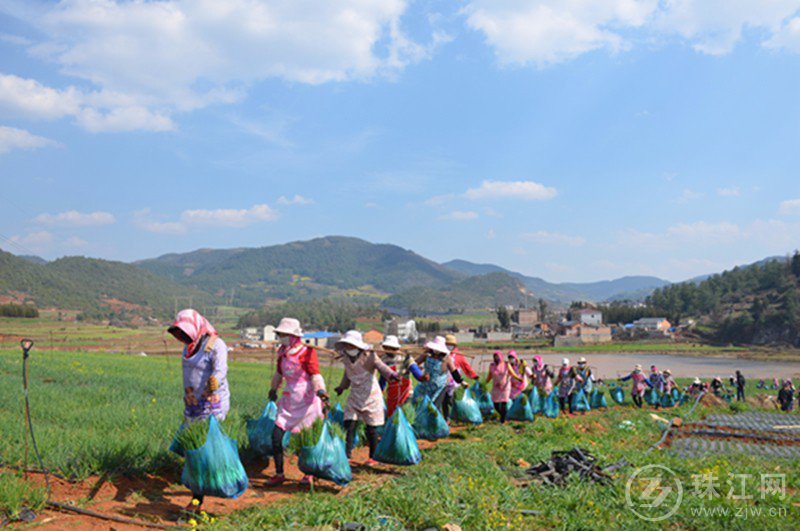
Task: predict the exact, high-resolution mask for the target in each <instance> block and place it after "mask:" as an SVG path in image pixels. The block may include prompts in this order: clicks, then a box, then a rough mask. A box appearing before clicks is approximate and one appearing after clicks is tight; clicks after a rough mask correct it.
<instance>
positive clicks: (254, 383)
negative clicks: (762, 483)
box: [0, 350, 800, 529]
mask: <svg viewBox="0 0 800 531" xmlns="http://www.w3.org/2000/svg"><path fill="white" fill-rule="evenodd" d="M20 357H21V356H20V354H19V352H18V351H16V350H4V351H2V353H0V389H3V400H2V402H0V422H2V424H3V426H4V430H3V437H2V439H1V440H0V460H2V461H3V462H5V463H21V461H22V459H23V438H22V437H23V431H22V430H23V419H22V394H21V385H20V369H21V361H20ZM30 370H31V380H30V386H31V408H32V413H33V418H34V425H35V428H36V434H37V438H38V439H39V445H40V449H41V451H42V457H43V459H44V461H45V464H46V465H47V466H48V467H50V468H52V469H53V470H55V471H58V472H60V473H62V474H64V475H67V476H70V475H74V476H76V477H78V478H85V477H88V476H92V475H99V474H103V473H108V474H112V475H118V474H129V475H143V474H145V473H154V474H157V475H158V476H160V477H163V478H165V480H166V481H167V482H168V483H178V482H179V471H180V466H181V461H180V459H179V458H178V457H176V456H174V455H172V454H170V453H169V452H168V451H167V446H168V444H169V442H170V441H171V439H172V436H173V434H174V432H175V429H176V428H177V426H178V424H179V423H180V421H181V414H182V400H181V398H182V394H181V385H180V377H181V371H180V360H179V359H177V358H173V357H160V358H154V357H135V356H125V355H118V354H102V353H83V352H82V353H74V352H41V351H36V350H34V351H33V353H32V357H31V363H30ZM322 372H323V375H324V376H326V379H328V380H329V383H328V386H329V388H332V387H333V386H334V385H335V383H338V376H339V374H340V373H339V370H338V369H336V368H332V369H329V368H327V367H325V368H323V371H322ZM271 373H272V367H271V366H267V365H263V364H250V363H238V362H235V361H233V362H231V364H230V373H229V379H230V385H231V391H232V404H233V409H235V410H237V411H238V413H239V414H241V415H256V414H258V413H259V412H260V409H261V408H262V407H263V405H264V402H265V400H266V396H265V395H266V388H267V385H268V382H269V379H270V377H271ZM750 392H751V393H754V390H753V389H751V390H750ZM687 409H688V408H687V407H686V406H684V407H683V408H681V409H679V410H676V411H683V412H685V411H686V410H687ZM721 409H723V410H725V411H728V410H729V408H728V407H727V406H723V407H722V408H721ZM651 412H652V411H651V410H647V409H645V410H635V409H634V408H632V407H630V406H629V405H626V406H616V407H612V408H610V409H609V410H607V411H605V412H595V413H591V414H589V415H587V416H580V417H574V418H571V419H567V418H559V419H556V420H549V419H543V418H537V420H536V422H535V423H534V424H532V425H530V424H529V425H523V424H517V423H509V424H507V425H505V426H499V425H496V424H493V423H489V424H486V425H483V426H479V427H475V428H468V429H465V430H462V431H460V432H458V433H456V434H455V435H454V437H451V438H450V439H449V440H447V441H443V442H440V443H439V444H437V445H436V446H435V447H434V448H432V449H429V450H425V451H424V453H423V462H422V464H420V465H419V466H416V467H411V468H406V469H401V470H400V474H399V475H389V476H383V475H380V474H367V475H360V476H359V477H358V478H357V479H356V481H354V483H353V484H351V486H350V487H349V488H348V489H347V490H346V491H345V493H344V494H341V495H334V494H331V493H328V492H315V493H313V494H296V495H293V496H292V497H291V499H289V500H285V501H281V502H278V503H274V504H272V505H266V506H263V505H259V506H253V507H250V508H248V509H245V510H243V511H239V512H235V513H232V514H230V515H227V516H225V517H224V518H221V519H220V520H219V522H218V523H217V524H216V526H218V527H221V528H259V527H266V528H286V529H288V528H290V527H292V526H294V525H301V526H316V525H327V524H331V525H334V524H341V523H342V522H348V521H358V522H362V523H364V524H366V525H367V526H368V527H376V526H377V524H378V521H379V519H381V518H383V517H388V520H389V521H393V522H401V523H402V524H403V525H404V526H406V527H409V528H412V529H422V528H426V527H428V526H436V525H438V526H441V525H444V524H446V523H448V522H452V523H457V524H459V525H461V526H462V528H464V529H490V528H514V529H527V528H531V527H533V528H553V527H556V528H571V529H574V528H595V527H598V526H601V527H615V528H619V527H636V528H643V529H660V528H661V526H660V525H658V524H655V523H653V524H650V523H648V522H645V521H642V520H639V519H638V518H637V517H636V516H634V515H633V514H632V513H631V512H630V511H629V510H628V509H627V507H626V504H625V482H626V477H627V474H628V473H629V472H630V469H628V470H623V471H621V472H620V477H619V479H617V480H616V481H615V482H614V483H613V484H612V485H610V486H599V485H594V484H588V483H584V482H581V481H578V480H574V481H572V482H570V484H569V485H568V486H567V487H566V488H564V489H559V488H551V487H540V486H531V487H521V486H518V485H517V484H515V482H514V478H513V475H514V471H515V470H521V468H520V467H519V466H518V463H519V460H520V459H523V460H525V461H527V462H528V463H532V464H533V463H536V462H538V461H539V460H542V459H545V458H547V457H548V456H549V454H550V452H551V451H552V450H567V449H570V448H572V447H574V446H581V447H584V448H587V449H589V450H590V451H591V452H593V453H595V454H596V455H597V456H598V457H599V458H600V460H601V461H602V462H603V463H611V462H613V461H616V460H618V459H620V458H621V457H626V458H627V459H629V460H630V461H631V462H632V463H634V464H635V465H637V466H642V465H646V464H653V463H658V464H663V465H666V466H668V467H670V468H671V469H672V470H674V471H675V472H676V473H677V474H678V475H679V477H680V478H681V479H682V480H683V481H684V484H685V485H691V484H692V474H697V473H701V472H702V471H707V470H718V471H722V474H726V473H727V471H732V472H735V473H737V474H754V475H755V477H758V474H760V473H762V472H770V471H774V470H783V471H786V472H789V475H788V477H787V481H788V483H789V487H790V488H789V495H788V497H787V499H785V500H779V499H777V498H775V499H773V498H769V499H766V500H760V499H759V500H758V506H759V507H763V508H770V507H773V508H788V515H787V516H786V517H785V518H784V519H782V520H779V521H777V520H775V519H774V518H773V519H770V517H768V516H767V515H763V516H761V517H751V518H750V519H749V520H748V521H747V522H746V525H747V526H748V527H764V528H777V527H785V528H792V527H794V528H797V527H798V526H800V514H799V513H798V510H797V507H796V504H797V503H798V502H799V501H800V497H799V496H798V495H797V489H798V488H800V477H798V476H795V475H794V472H796V471H797V470H798V466H800V462H798V461H785V460H768V459H764V458H758V457H751V456H736V457H729V456H723V455H712V456H709V457H707V458H703V459H696V460H686V459H679V458H677V457H675V456H672V455H671V454H670V453H669V452H666V451H655V452H653V453H652V454H650V455H648V456H646V455H644V450H645V449H646V448H648V447H649V446H650V445H652V444H653V443H654V442H655V441H656V440H657V439H658V438H659V436H660V434H661V425H660V423H658V422H656V421H654V420H653V419H652V418H651V417H650V413H651ZM708 412H709V410H708V409H706V408H705V407H701V408H698V410H697V411H696V412H695V415H696V416H698V417H700V416H702V415H705V414H707V413H708ZM661 414H663V415H671V414H672V413H671V412H670V413H661ZM622 420H631V421H632V422H633V423H634V429H633V431H628V430H625V429H621V428H620V427H619V425H620V422H621V421H622ZM242 454H243V456H244V459H245V460H247V459H248V458H249V457H248V456H249V454H248V451H247V449H246V448H243V450H242ZM725 478H726V476H723V479H722V483H723V485H724V484H725V483H724V482H725ZM42 500H43V495H42V492H41V491H40V490H37V489H31V488H30V487H29V486H27V485H26V484H24V483H23V482H21V481H20V480H19V479H18V476H16V475H15V474H12V473H10V472H4V473H2V474H0V511H3V512H6V513H8V514H13V513H14V511H16V510H18V509H19V507H21V506H22V505H28V506H34V507H36V506H37V505H39V504H41V502H42ZM701 502H702V500H700V499H698V498H696V497H689V496H687V498H686V500H685V501H684V504H683V506H682V509H681V511H679V512H678V514H676V515H675V516H674V517H673V518H672V519H671V520H670V521H669V524H670V525H671V526H672V527H676V528H689V529H718V528H735V527H737V526H740V525H743V524H742V521H741V520H739V519H737V517H736V516H735V515H733V514H731V515H728V516H725V517H722V516H713V517H712V516H706V517H698V516H693V515H691V513H690V510H691V508H693V507H696V506H699V504H700V503H701ZM754 503H755V502H742V501H739V500H728V499H720V500H715V501H714V506H715V507H727V508H729V509H730V510H731V511H735V510H738V509H740V508H741V507H742V505H743V504H744V505H745V506H751V505H753V504H754ZM523 509H530V510H536V511H542V514H540V515H536V516H523V515H522V514H521V513H520V512H519V511H520V510H523ZM384 520H385V518H384Z"/></svg>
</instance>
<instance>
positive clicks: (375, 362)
mask: <svg viewBox="0 0 800 531" xmlns="http://www.w3.org/2000/svg"><path fill="white" fill-rule="evenodd" d="M336 350H338V351H339V352H340V353H341V354H342V355H343V356H342V357H343V359H342V361H343V363H344V374H343V375H342V382H341V383H340V384H339V386H338V387H337V388H336V389H335V391H336V394H337V395H341V394H342V393H343V392H344V390H345V389H347V388H350V394H349V395H347V402H346V403H345V407H344V429H345V430H346V431H347V446H346V450H347V458H348V459H350V458H351V457H352V454H353V446H354V441H355V435H356V423H357V422H358V421H359V420H360V421H362V422H363V423H364V424H366V434H367V444H368V445H369V459H368V460H367V462H366V463H365V464H366V465H368V466H370V465H374V464H377V461H375V460H374V459H373V457H374V456H375V447H377V446H378V428H379V427H380V426H383V424H384V422H385V421H386V419H385V417H384V411H383V392H381V386H380V384H378V379H377V378H376V377H375V371H376V370H377V371H379V372H380V373H381V375H382V376H383V377H384V378H386V379H387V380H389V381H390V382H395V381H399V380H400V377H399V376H398V375H397V373H396V372H395V371H393V370H392V369H390V368H389V367H387V366H386V364H385V363H383V362H382V361H381V360H380V358H379V357H378V355H377V354H376V353H375V351H373V350H372V349H371V348H370V346H369V345H368V344H366V343H364V341H363V340H362V339H361V332H358V331H357V330H350V331H348V332H346V333H345V335H344V336H343V337H342V339H340V340H339V341H337V342H336Z"/></svg>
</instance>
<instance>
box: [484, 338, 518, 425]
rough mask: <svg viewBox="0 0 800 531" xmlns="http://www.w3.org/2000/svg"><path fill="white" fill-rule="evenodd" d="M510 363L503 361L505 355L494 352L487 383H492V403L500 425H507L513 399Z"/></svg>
mask: <svg viewBox="0 0 800 531" xmlns="http://www.w3.org/2000/svg"><path fill="white" fill-rule="evenodd" d="M512 370H513V369H510V367H509V365H508V363H506V362H505V361H503V353H502V352H500V351H499V350H498V351H495V352H494V355H493V359H492V363H491V364H489V374H488V376H487V377H486V383H489V382H492V402H493V403H494V409H495V411H497V414H498V415H500V423H501V424H502V423H505V421H506V414H507V413H508V401H509V400H510V399H511V371H512Z"/></svg>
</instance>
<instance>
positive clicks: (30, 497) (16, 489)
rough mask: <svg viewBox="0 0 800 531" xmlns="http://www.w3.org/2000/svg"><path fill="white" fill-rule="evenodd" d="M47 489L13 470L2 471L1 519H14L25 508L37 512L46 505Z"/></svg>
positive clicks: (0, 484) (0, 474) (0, 478)
mask: <svg viewBox="0 0 800 531" xmlns="http://www.w3.org/2000/svg"><path fill="white" fill-rule="evenodd" d="M46 500H47V491H46V490H45V489H40V488H37V487H34V486H33V485H31V484H30V483H27V482H25V481H24V480H23V479H22V477H20V476H19V475H17V474H14V473H11V472H0V520H2V519H3V518H8V519H10V520H14V519H15V518H17V516H19V513H20V511H21V510H22V509H24V508H26V507H27V508H29V509H31V510H32V511H34V512H36V511H38V510H39V509H41V508H42V507H43V506H44V502H45V501H46Z"/></svg>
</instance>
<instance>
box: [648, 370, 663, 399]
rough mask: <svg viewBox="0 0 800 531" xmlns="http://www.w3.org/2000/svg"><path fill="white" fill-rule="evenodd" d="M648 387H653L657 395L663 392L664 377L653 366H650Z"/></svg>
mask: <svg viewBox="0 0 800 531" xmlns="http://www.w3.org/2000/svg"><path fill="white" fill-rule="evenodd" d="M649 380H650V385H651V386H653V387H655V389H656V391H658V394H662V393H663V392H664V377H663V376H662V374H661V371H659V370H658V367H656V366H655V365H651V366H650V378H649Z"/></svg>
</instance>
